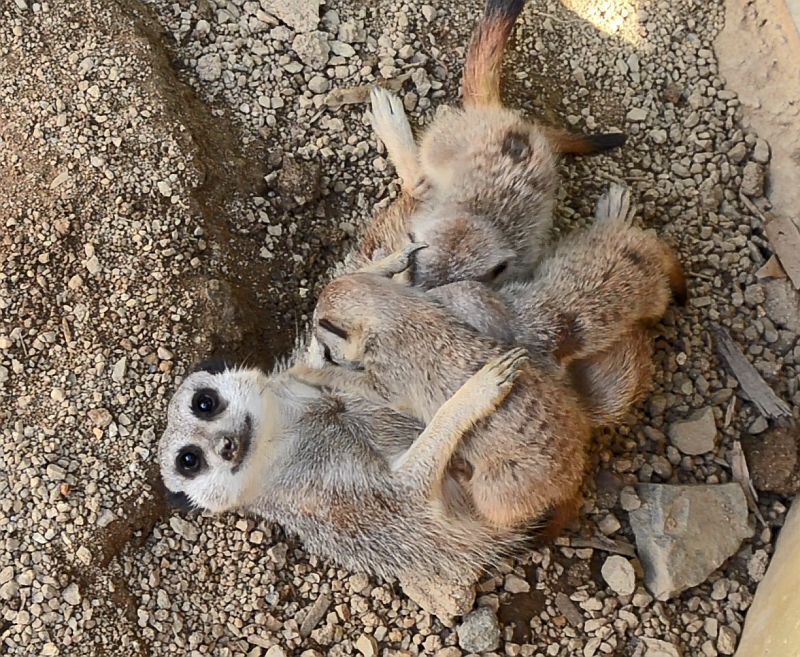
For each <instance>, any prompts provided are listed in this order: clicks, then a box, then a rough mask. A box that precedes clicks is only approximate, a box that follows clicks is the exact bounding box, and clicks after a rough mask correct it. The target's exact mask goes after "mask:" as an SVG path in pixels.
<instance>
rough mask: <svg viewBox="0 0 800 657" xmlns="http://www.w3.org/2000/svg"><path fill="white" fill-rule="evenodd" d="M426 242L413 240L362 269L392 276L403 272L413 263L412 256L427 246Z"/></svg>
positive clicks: (366, 271) (364, 271)
mask: <svg viewBox="0 0 800 657" xmlns="http://www.w3.org/2000/svg"><path fill="white" fill-rule="evenodd" d="M427 247H428V245H427V244H425V243H424V242H411V244H407V245H406V246H404V247H403V248H402V249H400V250H399V251H395V252H394V253H391V254H389V255H388V256H386V257H385V258H383V259H381V260H378V261H376V262H373V263H371V264H369V265H367V266H366V267H363V268H362V269H361V270H360V271H361V272H362V273H367V274H378V275H379V276H386V277H387V278H390V277H392V276H396V275H397V274H401V273H403V272H404V271H405V270H406V269H408V268H409V266H410V265H411V257H412V256H413V255H414V254H415V253H416V252H417V251H419V250H420V249H425V248H427Z"/></svg>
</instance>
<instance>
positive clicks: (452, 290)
mask: <svg viewBox="0 0 800 657" xmlns="http://www.w3.org/2000/svg"><path fill="white" fill-rule="evenodd" d="M423 253H424V250H423V251H420V252H419V253H418V254H416V255H421V254H423ZM675 280H678V281H679V282H680V283H681V285H680V286H679V287H678V289H677V290H673V289H672V286H673V282H674V281H675ZM671 294H674V295H675V296H678V297H680V296H682V295H685V283H684V281H683V273H682V270H681V267H680V263H679V262H678V260H677V258H676V256H675V254H674V252H673V251H672V250H671V249H670V247H669V246H668V245H667V244H666V243H665V242H663V241H661V240H659V239H658V238H657V237H655V235H653V234H652V233H649V232H646V231H642V230H640V229H638V228H634V227H632V226H628V225H625V224H620V223H609V222H600V223H598V224H596V225H595V226H593V227H592V228H590V229H589V230H586V231H583V232H578V233H574V234H572V235H569V236H567V237H566V238H564V239H563V240H562V241H561V242H560V243H559V244H558V245H557V246H556V248H555V250H554V252H553V254H552V255H551V256H550V257H549V258H547V259H546V260H545V261H544V262H543V263H542V265H541V266H540V268H539V270H538V271H537V272H536V276H535V277H534V279H533V280H530V281H513V282H509V283H506V284H504V285H502V286H500V287H498V288H496V289H490V288H488V287H486V286H484V285H481V284H480V283H475V282H468V281H462V282H458V283H451V284H449V285H445V286H442V287H439V288H435V289H433V290H431V291H430V292H429V295H430V296H431V297H432V298H434V299H436V300H437V301H438V302H439V303H440V304H442V305H443V306H444V307H445V308H446V309H447V310H448V311H449V312H450V313H451V314H452V315H453V317H454V318H456V319H458V320H460V321H461V322H464V323H465V324H467V325H468V326H471V327H472V328H474V329H475V330H477V331H478V332H480V333H483V334H486V335H489V336H491V337H493V338H495V339H497V340H501V341H503V342H505V343H508V344H512V343H514V344H524V345H526V346H527V347H529V348H530V349H531V350H533V351H534V352H536V353H540V354H542V355H545V356H550V357H553V358H554V359H555V360H556V361H558V362H559V363H560V364H562V365H565V366H566V365H569V373H570V376H571V377H572V380H573V383H574V385H575V386H576V389H577V390H578V392H579V393H580V396H581V399H582V400H583V402H584V404H585V405H586V407H587V409H589V412H590V414H591V416H592V419H593V423H594V424H595V425H596V426H602V425H613V424H618V423H620V422H622V421H623V420H624V418H625V417H626V415H627V414H628V412H629V411H630V409H631V407H632V406H633V405H634V404H636V403H637V402H638V401H639V400H640V399H641V398H642V396H643V395H644V394H645V393H646V391H647V389H648V388H649V385H650V380H651V378H652V354H651V351H652V346H651V338H650V335H649V332H648V331H647V329H646V325H650V324H652V323H654V322H657V321H658V320H660V319H661V318H662V317H663V315H664V313H665V312H666V309H667V305H668V303H669V299H670V295H671Z"/></svg>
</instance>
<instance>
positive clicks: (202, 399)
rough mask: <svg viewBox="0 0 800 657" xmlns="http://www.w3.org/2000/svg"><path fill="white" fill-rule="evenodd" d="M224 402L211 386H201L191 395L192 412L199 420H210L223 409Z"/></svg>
mask: <svg viewBox="0 0 800 657" xmlns="http://www.w3.org/2000/svg"><path fill="white" fill-rule="evenodd" d="M225 406H226V404H225V402H224V401H222V400H221V399H220V398H219V395H218V394H217V391H216V390H214V389H213V388H201V389H200V390H198V391H197V392H195V393H194V396H193V397H192V413H193V414H194V415H195V417H198V418H200V419H201V420H210V419H212V418H214V417H216V416H217V415H219V414H220V413H222V411H224V410H225Z"/></svg>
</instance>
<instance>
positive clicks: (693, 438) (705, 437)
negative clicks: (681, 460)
mask: <svg viewBox="0 0 800 657" xmlns="http://www.w3.org/2000/svg"><path fill="white" fill-rule="evenodd" d="M669 439H670V441H671V442H672V444H673V445H675V447H677V448H678V449H679V450H681V452H683V453H684V454H689V455H690V456H695V455H698V454H705V453H707V452H710V451H712V450H713V449H714V443H715V441H716V439H717V424H716V422H715V421H714V410H713V409H712V408H710V407H709V408H704V409H701V410H699V411H695V412H694V413H692V414H691V415H690V416H689V417H688V418H686V419H685V420H678V421H676V422H673V423H672V424H671V425H670V427H669Z"/></svg>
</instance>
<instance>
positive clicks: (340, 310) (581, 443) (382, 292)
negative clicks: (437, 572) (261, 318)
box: [292, 245, 591, 530]
mask: <svg viewBox="0 0 800 657" xmlns="http://www.w3.org/2000/svg"><path fill="white" fill-rule="evenodd" d="M418 248H419V245H411V246H409V247H406V248H405V249H404V250H403V251H402V252H400V253H397V254H393V255H391V256H389V257H388V258H386V259H385V260H384V261H381V262H379V263H376V264H374V265H372V266H370V267H369V268H368V271H363V272H358V273H354V274H350V275H347V276H344V277H341V278H338V279H336V280H334V281H333V282H331V283H330V284H329V285H328V286H326V288H325V289H324V290H323V292H322V294H321V295H320V298H319V301H318V303H317V309H316V313H315V315H316V318H317V319H316V327H315V329H316V330H315V338H316V340H317V342H318V343H319V344H320V345H321V346H322V349H323V351H324V354H325V360H326V361H327V362H328V365H327V366H325V367H322V368H319V369H317V368H312V367H308V366H303V365H296V366H295V367H294V368H293V369H292V372H293V373H294V374H295V375H296V376H298V377H299V378H300V379H302V380H304V381H306V382H307V383H311V384H314V385H320V386H323V387H326V386H329V387H332V388H333V389H334V390H342V391H348V392H349V393H351V394H357V395H359V396H363V397H365V398H367V399H370V400H372V401H374V402H375V403H377V404H388V405H389V406H390V407H391V408H392V409H393V410H395V411H397V412H399V413H404V414H409V415H412V416H414V417H416V418H418V419H420V420H421V421H422V422H429V421H430V420H431V419H432V418H433V417H435V415H436V413H437V412H438V409H439V407H440V406H441V404H442V403H443V402H444V401H445V400H447V399H448V398H450V397H451V396H452V394H453V392H454V391H455V390H457V389H458V387H459V386H460V385H462V384H463V382H464V381H465V380H467V379H468V378H469V377H470V376H471V375H472V374H474V372H475V371H477V370H478V369H479V368H480V367H481V363H483V362H486V361H487V360H490V359H493V358H496V357H498V356H499V355H500V354H502V353H503V352H504V351H505V350H507V349H508V345H503V344H501V343H499V342H498V341H496V340H494V339H492V338H490V337H488V336H484V335H480V334H479V333H477V332H476V331H475V330H474V329H472V328H471V327H469V326H467V325H466V324H464V323H463V322H460V321H458V320H457V319H455V318H454V317H453V316H452V315H451V314H450V312H449V311H448V310H447V309H446V308H444V307H443V306H442V305H441V304H439V303H438V302H437V301H436V300H435V299H433V298H432V297H431V296H430V295H428V294H427V293H426V292H425V291H424V290H422V289H421V288H418V287H410V286H404V285H400V284H399V283H397V282H395V281H392V280H391V279H390V278H389V277H390V276H393V275H395V274H397V273H399V272H400V271H402V270H403V269H404V268H405V267H407V266H408V261H409V259H410V258H411V257H412V253H413V252H414V251H415V250H416V249H418ZM590 435H591V424H590V420H589V418H588V415H587V414H586V412H585V411H584V408H583V406H582V404H581V402H580V400H579V398H578V395H577V392H576V391H575V389H574V387H573V386H572V385H571V383H570V381H569V380H568V378H567V376H566V375H565V373H564V371H563V370H562V369H560V368H559V367H558V366H557V364H555V363H554V362H553V361H552V360H551V359H549V358H545V357H538V355H534V360H532V361H531V362H529V363H527V364H526V365H525V367H524V368H522V369H521V371H520V374H519V377H518V379H517V382H516V385H515V387H514V390H512V392H511V393H510V394H509V396H508V398H507V399H506V400H505V402H504V403H503V405H502V406H501V407H500V408H498V409H497V411H496V412H495V413H493V414H492V415H491V416H489V417H487V418H486V419H484V420H483V421H482V422H480V423H478V425H477V426H476V428H475V429H474V431H471V432H470V433H469V434H467V436H465V438H464V439H463V440H462V442H461V444H460V446H459V447H458V449H457V450H456V456H457V459H456V461H455V462H454V464H453V465H454V472H455V476H456V477H457V479H458V481H459V483H460V484H461V486H462V488H463V489H464V491H465V492H466V494H467V497H468V499H469V500H470V501H471V503H472V504H473V506H474V509H475V513H476V514H477V515H478V517H479V518H481V519H482V520H483V521H485V522H486V523H488V524H489V525H490V526H492V527H494V528H498V529H508V530H513V529H519V528H521V527H524V526H527V525H529V524H530V523H532V522H536V521H540V520H542V519H543V518H544V517H545V516H546V515H547V514H548V513H550V512H553V511H554V510H558V509H559V508H560V507H562V506H564V505H568V504H571V502H572V500H573V499H574V498H575V497H576V495H577V493H578V490H579V488H580V485H581V482H582V480H583V475H584V470H585V467H586V459H587V445H588V442H589V439H590Z"/></svg>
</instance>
